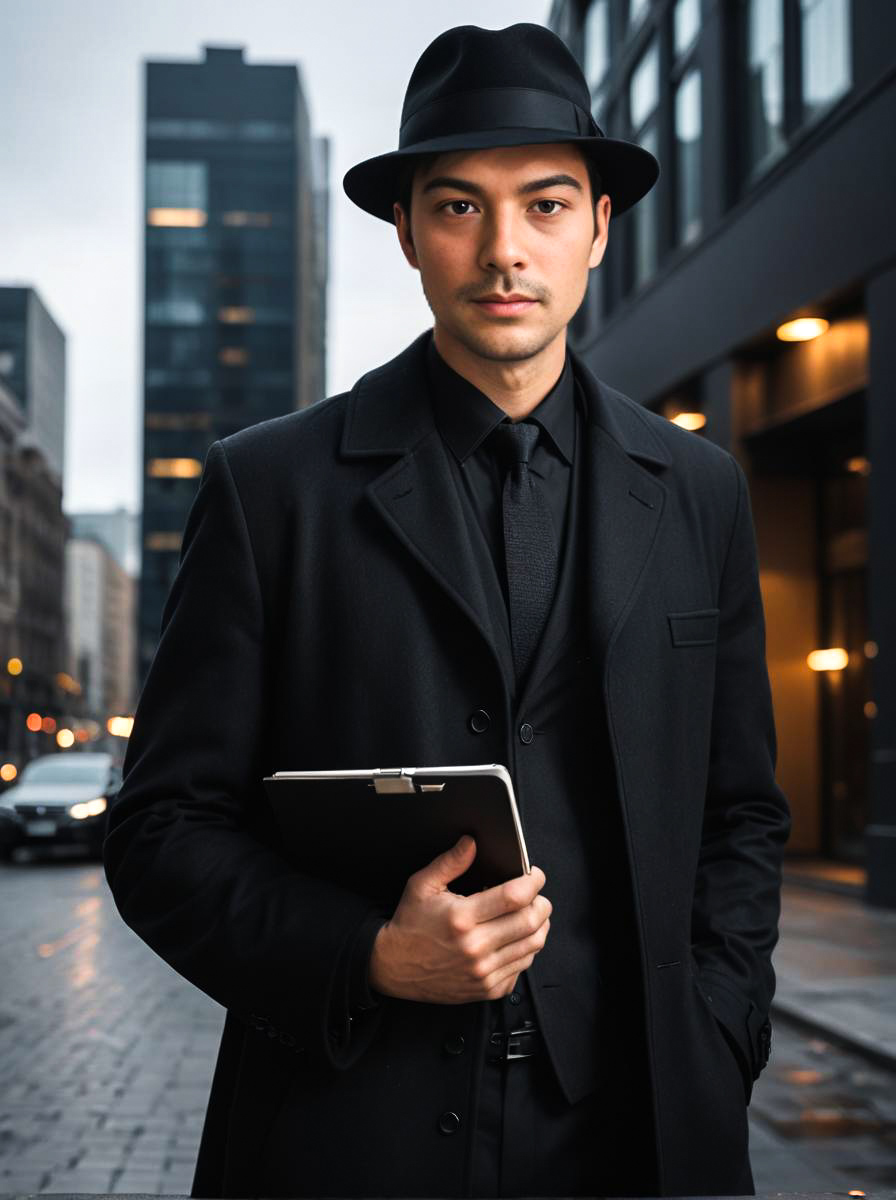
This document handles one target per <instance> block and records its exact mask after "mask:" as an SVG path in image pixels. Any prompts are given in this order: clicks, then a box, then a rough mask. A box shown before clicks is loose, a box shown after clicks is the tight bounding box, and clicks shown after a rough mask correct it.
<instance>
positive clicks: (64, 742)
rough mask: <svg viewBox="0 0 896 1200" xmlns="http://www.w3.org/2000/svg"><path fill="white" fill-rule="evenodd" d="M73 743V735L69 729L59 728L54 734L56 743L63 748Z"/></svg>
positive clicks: (65, 748)
mask: <svg viewBox="0 0 896 1200" xmlns="http://www.w3.org/2000/svg"><path fill="white" fill-rule="evenodd" d="M74 744H75V735H74V734H73V733H72V731H71V730H70V729H60V730H59V732H58V733H57V734H56V745H57V746H61V747H62V749H63V750H67V749H68V748H69V746H73V745H74Z"/></svg>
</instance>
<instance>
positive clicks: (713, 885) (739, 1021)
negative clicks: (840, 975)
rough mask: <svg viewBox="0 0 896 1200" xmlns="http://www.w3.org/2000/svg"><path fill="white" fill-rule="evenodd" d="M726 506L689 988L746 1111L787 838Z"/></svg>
mask: <svg viewBox="0 0 896 1200" xmlns="http://www.w3.org/2000/svg"><path fill="white" fill-rule="evenodd" d="M730 461H731V464H732V466H733V469H734V472H735V475H736V486H737V501H736V505H735V516H734V522H733V527H732V530H731V535H730V541H729V544H728V550H727V556H726V559H725V565H724V568H723V572H722V577H721V584H720V590H719V626H718V646H717V660H716V683H715V693H714V701H713V716H712V732H711V749H710V761H709V773H708V780H707V790H706V803H705V810H704V820H703V832H702V840H701V847H700V855H699V863H698V867H697V878H696V887H695V892H694V903H693V910H692V922H691V941H692V948H693V954H694V958H695V960H696V963H697V968H698V979H699V983H700V986H701V988H702V990H703V992H704V994H705V995H706V997H707V999H708V1000H709V1001H710V1003H711V1004H712V1008H713V1011H714V1013H715V1015H716V1018H717V1020H718V1022H719V1023H720V1025H721V1027H722V1031H723V1033H725V1034H726V1035H727V1038H728V1041H729V1043H730V1044H731V1045H732V1049H734V1050H735V1052H736V1054H737V1055H738V1057H739V1059H740V1065H741V1070H742V1072H743V1073H744V1084H745V1091H746V1094H747V1099H749V1096H750V1092H751V1090H752V1083H753V1081H754V1080H755V1079H757V1078H758V1076H759V1073H760V1071H761V1070H762V1068H763V1067H764V1066H765V1063H766V1062H767V1061H768V1053H769V1046H770V1039H771V1025H770V1022H769V1020H768V1013H769V1008H770V1006H771V1001H772V996H773V995H774V990H775V974H774V969H773V967H772V964H771V954H772V950H773V949H774V946H775V944H776V942H777V940H778V919H779V916H780V900H781V859H782V855H783V848H784V844H785V842H786V841H787V837H788V835H789V833H790V812H789V807H788V804H787V800H786V798H785V796H784V794H783V793H782V791H781V790H780V788H779V787H778V785H777V783H776V782H775V762H776V757H777V744H776V737H775V727H774V716H773V712H772V698H771V689H770V686H769V679H768V671H767V667H766V661H765V618H764V613H763V607H762V597H761V594H760V590H759V566H758V561H757V553H756V538H755V531H754V526H753V518H752V512H751V508H750V499H749V491H748V487H747V481H746V478H745V476H744V472H743V470H742V469H741V467H740V465H739V463H738V462H737V461H736V459H734V458H733V457H730Z"/></svg>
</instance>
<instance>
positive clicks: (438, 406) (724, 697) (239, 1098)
mask: <svg viewBox="0 0 896 1200" xmlns="http://www.w3.org/2000/svg"><path fill="white" fill-rule="evenodd" d="M589 103H590V100H589V95H588V89H587V86H586V84H585V81H584V78H583V77H582V74H581V71H580V70H579V68H578V66H577V64H576V63H575V60H574V59H573V58H572V56H571V55H570V54H569V52H568V51H567V49H566V47H565V46H564V44H563V43H562V42H561V41H560V40H559V39H558V38H556V37H555V36H554V35H553V34H551V33H550V32H549V31H547V30H545V29H542V28H540V27H538V26H535V25H528V24H519V25H514V26H511V27H509V28H508V29H504V30H500V31H489V30H484V29H479V28H478V27H475V26H463V27H459V28H456V29H452V30H449V31H447V32H446V33H444V34H442V35H441V36H440V37H439V38H437V39H436V40H435V41H434V42H433V43H432V45H431V46H429V47H428V48H427V50H426V51H425V52H424V54H423V55H422V56H421V59H420V61H419V62H418V64H417V66H416V68H415V70H414V72H413V74H412V77H411V80H410V83H409V86H408V89H407V94H406V97H405V105H404V109H403V113H402V127H401V135H400V146H399V149H398V151H395V152H392V153H390V154H385V155H380V156H378V157H377V158H374V159H371V160H368V161H367V162H365V163H361V164H358V166H356V167H354V168H352V170H351V171H349V172H348V174H347V175H346V177H345V181H344V186H345V189H346V191H347V193H348V195H349V196H350V197H351V198H352V199H353V200H354V201H355V202H356V203H358V204H359V205H360V206H361V207H362V208H364V209H365V210H366V211H368V212H370V213H372V214H373V215H375V216H378V217H380V218H382V219H384V220H390V221H391V220H394V221H395V224H396V229H397V234H398V238H399V242H400V245H401V248H402V251H403V252H404V255H405V257H406V259H407V261H408V262H409V264H410V265H411V266H412V267H413V268H414V269H415V270H418V271H419V272H420V276H421V283H422V286H423V289H424V292H425V294H426V297H427V300H428V302H429V304H430V307H431V309H432V312H433V316H434V327H433V331H432V332H429V331H427V332H426V333H425V334H423V335H421V336H420V337H418V338H417V339H416V340H415V341H414V342H413V343H412V344H411V345H410V346H409V347H408V348H407V349H406V350H404V351H403V352H402V353H401V354H399V355H398V356H397V357H396V358H395V359H393V360H392V361H391V362H388V363H386V364H385V365H384V366H382V367H380V368H378V369H377V370H374V371H371V372H370V373H368V374H366V375H365V376H363V377H362V378H361V379H360V380H359V381H358V383H357V384H356V385H355V387H354V388H353V389H352V391H351V392H350V393H348V394H344V395H339V396H334V397H331V398H330V399H328V400H326V401H324V402H322V403H320V404H317V405H315V406H313V407H312V408H311V409H308V410H305V411H303V412H300V413H290V414H288V415H286V416H284V417H280V418H276V419H274V420H271V421H266V422H263V423H261V424H259V425H256V426H253V427H251V428H249V429H245V430H243V431H241V432H239V433H237V434H235V435H233V436H231V437H227V438H225V439H223V440H221V441H217V442H215V443H214V444H213V445H212V446H211V448H210V450H209V452H208V456H207V459H206V462H205V467H204V471H203V475H202V479H201V482H200V487H199V491H198V494H197V496H196V500H195V502H194V505H193V508H192V510H191V512H190V515H189V519H188V521H187V526H186V530H185V534H184V542H183V550H182V556H181V564H180V569H179V571H178V574H177V577H176V579H175V581H174V584H173V586H172V589H171V594H170V596H169V599H168V602H167V604H166V607H165V611H164V613H163V619H162V635H161V640H160V643H159V646H158V650H157V653H156V656H155V658H154V660H153V663H152V666H151V669H150V672H149V675H148V677H147V680H146V683H145V686H144V689H143V693H142V695H141V697H140V702H139V705H138V708H137V713H136V719H135V724H134V730H133V734H132V737H131V741H130V744H129V748H128V754H127V758H126V761H125V778H124V785H123V788H122V790H121V793H120V796H119V799H118V802H117V804H116V805H115V807H114V808H113V810H112V811H111V813H110V817H109V831H108V836H107V840H106V843H105V863H106V873H107V877H108V879H109V883H110V886H111V888H112V890H113V893H114V895H115V899H116V902H117V904H118V907H119V909H120V911H121V913H122V915H123V917H124V918H125V920H126V921H127V922H128V923H129V924H130V925H131V926H132V927H133V928H134V929H135V930H136V931H137V932H138V933H139V934H140V936H141V937H143V938H144V939H145V940H146V941H147V942H148V943H149V944H150V945H151V946H152V947H153V948H154V949H155V950H156V951H157V952H158V953H159V954H160V955H161V956H162V957H163V958H165V959H166V961H168V962H169V963H170V964H171V965H172V966H173V967H174V968H175V969H176V970H178V971H179V972H181V974H183V975H184V976H185V977H186V978H187V979H189V980H191V981H192V982H193V983H194V984H195V985H196V986H198V987H200V988H201V989H202V990H203V991H205V992H206V993H207V994H208V995H210V996H212V997H213V998H214V999H216V1000H217V1001H218V1002H219V1003H221V1004H222V1005H224V1006H225V1007H226V1009H227V1017H226V1021H225V1027H224V1033H223V1038H222V1042H221V1047H220V1052H219V1056H218V1062H217V1066H216V1070H215V1076H214V1081H213V1085H212V1094H211V1098H210V1101H209V1108H208V1113H207V1116H206V1123H205V1128H204V1131H203V1139H202V1145H201V1149H200V1155H199V1162H198V1164H197V1170H196V1176H195V1178H194V1183H193V1193H192V1194H193V1195H194V1196H246V1195H264V1196H274V1195H318V1196H322V1195H357V1196H421V1197H422V1196H454V1195H457V1196H497V1195H536V1196H537V1195H566V1196H569V1195H580V1194H581V1195H599V1194H616V1195H682V1194H685V1195H687V1194H690V1195H695V1194H717V1195H720V1194H726V1193H727V1194H732V1193H752V1191H753V1182H752V1175H751V1171H750V1164H749V1158H748V1153H747V1121H746V1106H747V1103H748V1102H749V1098H750V1091H751V1087H752V1083H753V1080H754V1079H755V1078H756V1077H757V1076H758V1074H759V1072H760V1070H761V1069H762V1067H763V1066H764V1064H765V1061H766V1059H767V1057H768V1047H769V1030H770V1026H769V1022H768V1010H769V1005H770V1001H771V998H772V994H773V990H774V974H773V971H772V967H771V963H770V957H771V952H772V949H773V947H774V944H775V941H776V938H777V920H778V911H779V895H780V857H781V850H782V846H783V843H784V841H785V839H786V836H787V833H788V829H789V817H788V812H787V804H786V801H785V798H784V796H783V795H782V793H781V792H780V790H779V789H778V787H777V785H776V783H775V779H774V761H775V735H774V727H773V721H772V711H771V700H770V694H769V686H768V676H767V672H766V666H765V660H764V623H763V612H762V603H761V598H760V593H759V586H758V574H757V565H756V551H755V544H754V536H753V527H752V522H751V516H750V507H749V499H748V495H747V491H746V482H745V478H744V474H743V472H742V470H741V468H740V467H739V466H738V464H737V463H736V461H735V460H734V459H733V457H732V456H731V455H730V454H729V453H728V452H727V451H724V450H722V449H720V448H718V447H716V446H714V445H712V444H711V443H709V442H707V441H705V440H703V439H701V438H698V437H695V436H694V435H693V434H690V433H687V432H685V431H683V430H681V429H679V428H678V427H677V426H675V425H672V424H671V423H669V422H667V421H665V420H664V419H662V418H660V417H658V416H656V415H654V414H652V413H650V412H648V411H645V410H644V409H643V408H642V407H640V406H639V405H637V404H635V403H634V402H633V401H631V400H630V399H628V398H627V397H625V396H623V395H621V394H620V393H619V392H616V391H614V390H613V389H612V388H610V387H608V386H607V385H606V384H604V383H603V382H601V381H600V380H598V379H596V378H595V377H594V376H593V375H592V374H591V372H590V371H589V370H588V369H587V368H586V367H585V365H584V363H583V362H582V361H581V359H580V358H579V357H578V356H577V355H576V354H574V353H573V352H572V351H570V350H569V349H568V348H567V345H566V327H567V325H568V322H569V320H570V319H571V317H572V316H573V314H574V313H575V311H576V309H577V308H578V307H579V305H580V303H581V300H582V298H583V295H584V292H585V288H586V285H587V279H588V273H589V271H590V270H591V269H593V268H595V267H597V266H598V265H599V263H600V262H601V260H602V258H603V255H604V252H605V250H606V246H607V241H608V234H609V219H610V214H611V212H615V213H617V214H618V213H619V212H621V211H624V210H625V209H626V208H628V207H630V206H631V205H632V204H634V203H636V202H637V200H638V199H640V197H641V196H643V195H644V194H645V193H646V192H647V191H648V190H649V188H650V187H651V186H652V184H653V182H654V181H655V179H656V177H657V173H658V166H657V164H656V161H655V160H654V159H653V157H652V156H651V155H649V154H647V152H646V151H644V150H642V149H641V148H639V147H637V146H634V145H631V144H629V143H626V142H621V141H613V140H611V139H608V138H605V137H604V135H603V134H602V132H601V131H600V130H599V129H598V127H597V126H596V125H595V123H594V121H593V119H592V118H591V115H590V112H589ZM474 762H503V763H506V764H507V766H508V767H509V769H510V770H511V773H512V775H513V778H514V783H515V788H516V792H517V796H518V800H519V803H520V807H521V812H522V820H523V823H524V827H525V833H526V838H527V843H528V845H529V848H530V852H531V854H532V857H533V859H534V862H535V863H537V864H538V866H535V867H533V869H532V872H531V874H528V875H523V876H520V877H519V878H517V879H514V880H511V881H509V882H508V883H506V884H504V885H502V886H500V887H496V888H489V889H486V890H484V891H482V892H480V893H479V894H478V895H474V896H469V897H467V896H462V895H459V894H455V893H454V892H453V891H452V890H451V887H450V885H451V883H452V881H453V880H454V879H456V878H457V877H458V876H459V875H460V874H462V873H463V871H464V870H465V869H466V867H467V866H469V864H470V862H471V861H472V860H473V857H474V855H475V851H476V847H475V844H474V843H471V842H470V841H469V840H466V841H464V840H463V839H462V840H461V841H460V842H459V843H458V844H457V845H456V846H454V847H446V848H445V852H444V854H442V855H440V856H439V858H437V859H436V860H435V861H434V862H432V863H421V864H420V870H419V871H418V872H416V873H415V874H414V875H413V876H412V877H411V879H410V880H409V881H408V883H407V886H406V888H405V891H404V894H403V896H402V898H401V901H400V903H399V904H398V906H397V907H396V909H395V910H394V912H387V911H383V910H382V909H380V908H378V907H377V906H376V905H375V904H372V903H371V902H369V901H368V900H367V899H366V898H365V897H364V896H363V895H361V894H356V893H354V892H352V891H350V890H347V889H345V888H342V887H337V886H336V885H335V884H331V883H328V882H324V881H321V880H318V879H315V878H312V877H311V875H309V874H305V873H303V872H300V871H297V870H296V869H295V867H294V866H293V865H292V864H291V863H290V861H289V858H288V854H287V852H286V850H285V849H284V847H283V846H282V845H281V844H280V843H279V841H278V838H277V834H276V831H275V828H274V824H273V821H272V817H271V813H270V810H269V808H268V806H267V804H266V800H265V795H264V790H263V785H262V782H261V781H262V778H263V776H265V775H269V774H271V773H272V772H273V771H275V770H283V769H298V768H307V769H315V768H328V767H329V768H332V767H340V768H348V767H371V766H413V765H426V764H430V765H439V764H449V763H474ZM376 852H377V848H376V846H371V847H370V853H371V854H372V855H375V854H376Z"/></svg>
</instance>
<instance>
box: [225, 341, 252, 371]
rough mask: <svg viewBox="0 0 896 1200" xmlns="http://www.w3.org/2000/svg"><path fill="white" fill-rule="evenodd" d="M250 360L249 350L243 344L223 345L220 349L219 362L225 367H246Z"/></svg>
mask: <svg viewBox="0 0 896 1200" xmlns="http://www.w3.org/2000/svg"><path fill="white" fill-rule="evenodd" d="M248 361H249V351H248V350H246V349H245V347H243V346H222V347H221V349H220V350H219V351H218V362H219V363H221V365H222V366H225V367H244V366H245V365H246V363H248Z"/></svg>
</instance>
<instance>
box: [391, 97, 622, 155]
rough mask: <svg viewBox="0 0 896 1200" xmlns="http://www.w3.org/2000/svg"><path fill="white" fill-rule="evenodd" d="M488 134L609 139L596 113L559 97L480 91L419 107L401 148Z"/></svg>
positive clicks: (404, 132) (400, 141) (400, 140)
mask: <svg viewBox="0 0 896 1200" xmlns="http://www.w3.org/2000/svg"><path fill="white" fill-rule="evenodd" d="M487 129H552V130H555V131H556V132H557V133H559V134H564V133H565V134H572V135H573V136H576V135H582V134H584V135H586V136H590V137H603V136H604V133H603V130H602V129H601V128H600V126H599V125H598V124H597V122H596V121H595V120H594V117H592V115H591V113H590V112H588V111H587V110H586V109H584V108H582V107H581V106H580V105H578V104H576V103H574V102H573V101H572V100H565V99H564V98H563V97H562V96H557V95H555V94H554V93H553V92H541V91H537V90H536V89H535V88H479V89H477V90H476V91H473V92H461V93H460V94H459V95H456V96H440V97H439V98H438V99H436V100H430V102H429V103H428V104H424V105H423V107H422V108H418V109H417V111H416V112H415V113H413V114H412V115H411V116H409V117H408V118H407V120H406V121H405V122H404V123H403V124H402V126H401V130H400V132H399V135H398V148H399V149H400V150H403V149H404V148H405V146H413V145H415V144H416V143H417V142H425V141H428V140H429V139H430V138H438V137H446V136H448V135H449V134H459V133H460V134H462V133H477V132H479V131H481V130H487ZM558 140H560V139H558Z"/></svg>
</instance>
